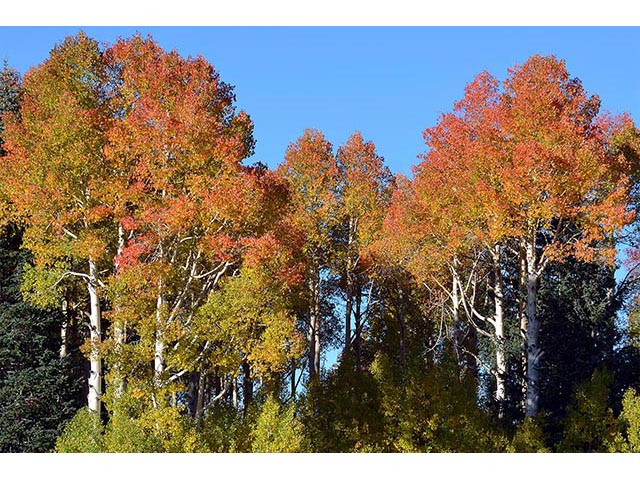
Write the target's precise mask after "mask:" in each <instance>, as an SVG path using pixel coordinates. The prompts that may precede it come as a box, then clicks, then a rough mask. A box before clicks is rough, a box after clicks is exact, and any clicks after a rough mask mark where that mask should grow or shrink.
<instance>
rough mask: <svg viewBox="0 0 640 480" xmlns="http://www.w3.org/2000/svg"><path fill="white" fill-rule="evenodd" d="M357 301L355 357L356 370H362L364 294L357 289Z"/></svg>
mask: <svg viewBox="0 0 640 480" xmlns="http://www.w3.org/2000/svg"><path fill="white" fill-rule="evenodd" d="M356 290H357V291H356V294H355V300H356V302H355V303H356V305H355V307H356V311H355V315H354V317H355V328H356V331H355V339H354V343H355V345H354V346H355V357H356V370H358V371H359V370H360V364H361V363H362V292H361V291H360V289H359V288H356Z"/></svg>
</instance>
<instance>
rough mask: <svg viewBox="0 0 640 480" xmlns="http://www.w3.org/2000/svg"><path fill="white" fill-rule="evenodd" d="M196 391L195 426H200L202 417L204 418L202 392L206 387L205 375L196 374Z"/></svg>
mask: <svg viewBox="0 0 640 480" xmlns="http://www.w3.org/2000/svg"><path fill="white" fill-rule="evenodd" d="M198 377H199V378H198V393H197V399H196V415H195V420H196V426H197V427H198V428H200V427H201V426H202V419H203V418H204V392H205V389H206V383H207V376H206V375H203V374H200V375H199V376H198Z"/></svg>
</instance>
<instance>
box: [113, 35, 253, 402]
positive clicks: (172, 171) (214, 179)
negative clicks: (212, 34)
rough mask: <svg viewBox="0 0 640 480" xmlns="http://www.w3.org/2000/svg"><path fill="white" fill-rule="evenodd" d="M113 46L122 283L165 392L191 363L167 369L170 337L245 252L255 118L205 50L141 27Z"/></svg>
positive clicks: (174, 340) (175, 337)
mask: <svg viewBox="0 0 640 480" xmlns="http://www.w3.org/2000/svg"><path fill="white" fill-rule="evenodd" d="M105 56H106V57H107V59H108V62H109V65H110V68H111V69H112V72H113V73H112V74H113V77H114V79H115V80H116V81H115V82H114V85H113V91H112V92H111V93H112V95H111V98H110V107H111V110H112V112H113V114H114V121H113V126H112V127H111V128H110V130H109V132H108V139H109V144H108V147H107V148H106V153H107V157H108V158H109V159H110V161H111V162H112V163H114V164H116V165H119V166H120V169H119V170H120V171H121V172H123V175H122V176H121V178H120V179H119V181H118V182H117V183H114V184H113V187H114V192H113V195H114V197H115V198H117V199H118V203H117V206H118V218H119V220H120V227H121V233H122V236H121V245H120V255H119V256H118V257H117V259H116V262H117V263H118V265H119V273H120V274H121V275H120V276H119V281H120V283H121V285H120V286H119V288H118V291H119V296H120V298H121V299H124V296H123V295H122V293H123V292H128V293H129V296H130V298H131V300H132V301H131V302H130V304H129V305H128V307H127V309H124V308H123V309H122V310H123V315H126V319H127V321H128V322H129V326H130V327H131V328H135V329H136V330H137V331H138V332H139V333H141V334H144V339H145V341H150V342H152V343H153V349H152V351H153V357H152V360H153V364H154V374H153V384H154V388H155V390H158V389H160V388H161V387H164V386H165V385H167V384H169V383H171V382H172V381H174V380H176V379H177V378H179V377H180V376H181V375H183V374H184V373H187V372H188V371H189V370H190V369H189V366H178V365H173V367H172V369H171V370H172V371H167V356H166V355H167V346H168V344H172V345H174V346H175V345H180V344H181V343H180V341H181V338H183V336H184V335H186V333H187V332H188V329H189V323H190V321H191V319H192V317H193V314H194V312H195V311H196V309H197V307H198V305H200V304H202V303H203V302H204V301H205V300H206V297H207V295H208V292H209V291H211V289H213V288H214V287H215V286H216V285H217V283H218V281H219V280H220V279H221V278H222V276H223V275H225V274H228V273H229V272H230V268H231V266H232V265H233V264H234V262H236V261H237V258H238V255H239V248H240V245H239V244H238V239H239V236H240V234H241V233H242V229H243V228H244V227H243V225H244V223H245V222H246V218H244V217H243V214H244V210H246V209H245V208H244V207H243V206H242V205H243V202H244V198H247V197H248V194H247V189H248V187H249V185H248V184H247V182H246V181H245V180H244V177H243V175H244V172H245V168H244V167H243V166H242V165H241V162H242V160H243V159H244V158H246V157H247V156H248V155H250V154H251V152H252V148H253V138H252V128H253V127H252V123H251V121H250V119H249V118H248V116H247V115H246V114H245V113H244V112H236V111H235V107H234V105H233V103H234V101H235V97H234V95H233V91H232V87H230V86H229V85H227V84H225V83H224V82H222V81H221V80H220V78H219V75H218V73H217V72H216V71H215V70H214V68H213V67H212V66H211V65H210V64H209V63H208V62H207V61H206V60H205V59H204V58H202V57H197V58H187V59H185V58H183V57H181V56H180V55H179V54H178V53H177V52H175V51H174V52H165V51H163V50H162V49H161V48H160V47H159V46H158V45H157V44H156V43H155V42H154V41H152V40H151V39H149V38H147V39H144V38H142V37H140V36H135V37H133V38H131V39H126V40H120V41H118V42H117V43H116V44H115V45H113V47H111V48H110V49H109V50H107V52H106V53H105ZM125 310H126V311H127V312H126V313H125V312H124V311H125ZM135 312H137V313H135ZM132 317H133V318H132ZM150 337H151V338H150ZM183 343H184V342H183ZM173 350H175V348H174V349H173ZM178 363H179V362H178ZM180 367H184V368H180ZM153 398H154V401H156V400H157V398H156V396H155V395H154V396H153Z"/></svg>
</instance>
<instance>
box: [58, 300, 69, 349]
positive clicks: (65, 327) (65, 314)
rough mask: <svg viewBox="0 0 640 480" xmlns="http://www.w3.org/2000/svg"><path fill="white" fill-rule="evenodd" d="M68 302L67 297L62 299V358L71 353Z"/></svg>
mask: <svg viewBox="0 0 640 480" xmlns="http://www.w3.org/2000/svg"><path fill="white" fill-rule="evenodd" d="M68 305H69V304H68V302H67V299H66V298H65V299H64V300H63V301H62V326H61V328H60V340H61V342H60V358H64V357H66V356H67V354H68V353H69V325H70V323H71V322H70V321H69V320H70V318H69V309H68Z"/></svg>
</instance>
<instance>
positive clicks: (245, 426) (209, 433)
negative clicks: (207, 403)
mask: <svg viewBox="0 0 640 480" xmlns="http://www.w3.org/2000/svg"><path fill="white" fill-rule="evenodd" d="M254 418H255V410H254V409H253V408H249V409H248V411H247V412H246V413H245V414H244V415H242V414H240V413H238V411H237V410H235V409H234V408H232V407H230V406H226V405H220V406H216V407H215V408H213V409H212V411H211V412H210V413H209V415H207V416H206V417H205V419H204V422H203V425H202V430H201V435H202V437H203V439H204V441H205V442H206V445H207V448H208V451H210V452H214V453H225V452H229V453H248V452H251V430H252V425H253V421H254Z"/></svg>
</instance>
